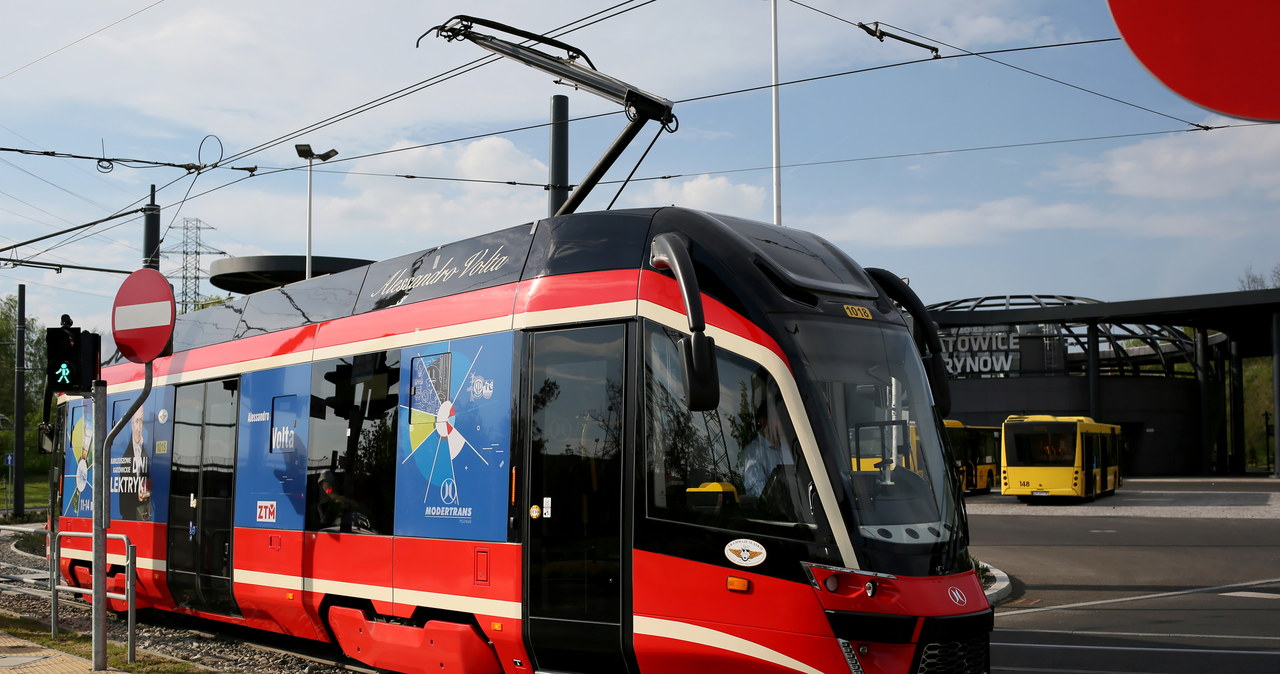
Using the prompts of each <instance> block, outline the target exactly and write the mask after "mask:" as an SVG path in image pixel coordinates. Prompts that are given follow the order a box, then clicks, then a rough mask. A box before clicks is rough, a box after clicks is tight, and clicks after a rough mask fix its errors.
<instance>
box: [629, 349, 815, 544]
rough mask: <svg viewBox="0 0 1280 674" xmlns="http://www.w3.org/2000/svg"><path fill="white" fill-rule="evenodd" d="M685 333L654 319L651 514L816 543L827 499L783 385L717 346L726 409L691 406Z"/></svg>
mask: <svg viewBox="0 0 1280 674" xmlns="http://www.w3.org/2000/svg"><path fill="white" fill-rule="evenodd" d="M679 337H680V333H678V332H675V331H672V330H668V329H665V328H663V327H661V326H657V325H655V324H648V325H647V331H646V340H645V342H646V343H645V356H646V357H645V382H644V386H645V415H644V419H645V421H644V425H645V472H646V482H647V485H646V488H647V492H648V499H647V500H648V515H649V516H650V517H655V518H660V519H668V520H677V521H683V522H689V523H695V524H702V525H707V526H713V527H717V528H724V529H736V530H748V531H754V532H757V533H766V534H774V535H779V536H786V537H789V538H799V539H803V540H813V538H814V522H815V511H816V510H817V508H818V505H817V498H816V496H815V495H813V494H812V491H811V489H810V488H809V485H810V484H811V482H812V481H811V479H810V478H809V477H808V475H809V472H808V469H807V467H806V466H805V464H804V459H803V457H801V456H799V454H798V447H799V443H798V442H797V441H796V437H795V431H794V430H793V428H792V426H791V419H790V416H789V414H788V411H787V407H786V405H785V404H784V403H783V401H782V394H781V391H780V390H779V389H778V385H777V383H776V382H775V381H774V380H773V378H772V377H771V376H769V374H768V373H767V372H765V371H764V369H763V368H761V367H760V366H759V365H757V364H755V363H752V362H750V361H748V360H746V359H744V358H740V357H738V356H735V355H733V354H729V353H726V352H725V351H723V350H719V349H717V365H718V368H719V374H720V406H719V407H718V408H717V409H714V410H709V411H706V412H691V411H689V409H688V407H686V406H685V405H684V402H683V397H682V396H683V394H682V390H683V389H682V387H681V380H680V376H681V374H680V364H679V363H680V357H679V356H680V354H679V350H678V349H677V348H676V340H677V339H678V338H679Z"/></svg>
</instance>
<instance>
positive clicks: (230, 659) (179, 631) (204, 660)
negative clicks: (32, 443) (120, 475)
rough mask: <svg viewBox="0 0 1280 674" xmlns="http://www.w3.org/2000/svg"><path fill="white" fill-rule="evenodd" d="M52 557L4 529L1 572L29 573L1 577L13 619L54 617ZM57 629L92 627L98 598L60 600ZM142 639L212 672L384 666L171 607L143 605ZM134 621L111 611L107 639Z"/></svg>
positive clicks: (303, 673)
mask: <svg viewBox="0 0 1280 674" xmlns="http://www.w3.org/2000/svg"><path fill="white" fill-rule="evenodd" d="M43 564H45V559H44V558H43V557H42V556H39V555H33V554H30V553H27V552H24V551H22V550H19V549H17V547H16V546H15V544H14V541H13V537H12V536H10V535H8V533H7V532H0V574H4V575H6V576H22V577H23V580H13V579H9V578H2V579H0V612H3V613H4V614H5V615H8V616H10V617H13V618H18V619H23V620H31V621H36V622H40V623H43V624H46V625H48V624H49V623H50V606H49V591H48V590H47V589H45V588H47V582H46V579H47V569H43V568H41V566H42V565H43ZM58 614H59V620H58V629H59V630H60V631H63V632H73V633H78V634H90V633H91V631H92V622H91V620H92V616H91V604H90V603H89V602H87V601H85V600H83V599H79V598H73V597H68V596H67V595H66V594H65V593H64V594H63V595H61V596H60V597H59V599H58ZM136 618H137V620H136V624H135V630H136V632H135V644H136V645H137V648H138V649H139V650H141V651H146V652H149V653H153V654H156V655H158V656H160V657H165V658H172V659H175V660H181V661H183V662H185V663H188V664H190V665H194V666H196V667H200V668H203V669H205V670H207V671H211V672H225V673H227V674H277V673H279V674H338V673H341V672H361V673H365V674H377V672H378V670H376V669H372V668H369V667H367V666H364V665H361V664H359V663H354V662H353V661H351V660H350V659H348V658H346V657H345V656H343V655H342V654H341V653H340V652H339V651H338V648H337V647H336V646H335V645H333V644H324V643H319V642H310V641H307V640H302V639H297V638H294V637H286V636H283V635H277V634H271V633H267V632H260V631H256V630H247V629H240V628H238V627H237V626H235V625H228V624H224V623H219V622H217V621H212V620H205V619H200V618H194V617H190V616H181V615H175V614H171V613H164V614H160V613H152V612H150V611H145V610H144V611H139V612H138V613H137V616H136ZM127 629H128V625H127V621H126V620H125V619H124V618H123V615H121V616H117V615H115V614H114V613H111V612H109V613H108V616H107V638H108V639H109V640H111V641H114V642H120V643H124V642H125V641H126V640H127V638H128V634H127Z"/></svg>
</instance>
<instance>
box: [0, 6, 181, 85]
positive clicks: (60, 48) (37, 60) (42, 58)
mask: <svg viewBox="0 0 1280 674" xmlns="http://www.w3.org/2000/svg"><path fill="white" fill-rule="evenodd" d="M162 2H164V0H156V1H155V2H153V3H151V4H149V5H147V6H146V7H143V8H142V9H139V10H138V11H136V12H133V13H132V14H129V15H128V16H126V17H124V18H123V19H117V20H115V21H112V22H111V23H109V24H107V25H105V26H103V27H101V28H99V29H97V30H95V31H93V32H92V33H89V34H88V35H85V36H84V37H82V38H79V39H77V40H72V41H71V42H68V43H67V44H64V45H62V46H61V47H58V48H57V49H55V50H53V51H51V52H49V53H48V54H45V55H44V56H41V57H40V58H38V59H34V60H31V61H28V62H26V63H24V64H22V65H20V66H18V67H17V68H14V69H13V70H10V71H9V72H7V73H5V74H3V75H0V80H2V79H4V78H6V77H8V76H10V75H12V74H14V73H16V72H19V71H21V70H25V69H26V68H29V67H31V66H33V65H35V64H37V63H39V62H41V61H43V60H45V59H47V58H49V57H50V56H53V55H54V54H57V53H58V52H60V51H62V50H64V49H67V48H68V47H74V46H75V45H77V44H80V43H81V42H84V41H85V40H88V39H89V38H91V37H93V36H94V35H97V34H98V33H101V32H102V31H104V30H106V29H108V28H110V27H112V26H114V25H116V24H118V23H122V22H124V21H128V20H129V19H132V18H133V17H135V16H137V15H139V14H141V13H143V12H145V11H147V10H148V9H151V8H152V7H155V6H156V5H158V4H160V3H162Z"/></svg>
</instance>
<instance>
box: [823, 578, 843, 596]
mask: <svg viewBox="0 0 1280 674" xmlns="http://www.w3.org/2000/svg"><path fill="white" fill-rule="evenodd" d="M822 586H823V587H825V588H827V592H830V593H832V594H835V593H836V591H838V590H839V589H840V577H839V576H837V575H835V574H832V575H830V576H827V577H826V578H823V579H822Z"/></svg>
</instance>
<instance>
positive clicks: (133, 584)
mask: <svg viewBox="0 0 1280 674" xmlns="http://www.w3.org/2000/svg"><path fill="white" fill-rule="evenodd" d="M0 531H14V532H17V533H24V534H45V535H46V536H47V535H49V533H50V532H49V530H47V529H29V528H27V527H18V526H9V525H0ZM63 538H93V533H92V532H88V531H60V532H58V533H57V535H55V536H54V542H53V545H51V546H50V555H49V569H48V571H49V580H48V583H47V585H46V587H47V589H48V591H49V626H50V631H51V632H52V636H53V637H54V638H57V636H58V592H72V593H75V594H88V595H92V594H93V588H92V587H87V588H85V587H76V586H74V585H59V584H57V580H58V578H59V568H60V567H61V564H62V539H63ZM107 539H109V540H111V539H114V540H118V541H122V542H123V543H124V546H125V563H124V567H125V568H124V574H125V593H124V594H119V593H116V592H107V593H106V596H107V598H108V599H116V600H121V601H124V602H126V604H127V606H128V609H127V612H128V622H129V627H128V651H129V654H128V661H129V663H130V664H132V663H133V662H135V660H136V654H137V648H136V645H135V639H134V636H135V632H136V631H137V630H136V627H137V570H138V559H137V546H136V545H134V544H133V543H130V542H129V537H128V536H126V535H124V534H107ZM19 568H21V567H19ZM101 577H102V578H103V582H106V575H105V572H104V574H103V575H102V576H101ZM0 578H4V579H7V580H12V581H16V582H22V583H27V584H30V585H38V583H36V582H35V581H33V580H32V579H31V578H28V577H24V576H14V575H10V574H0ZM94 629H97V626H95V628H94Z"/></svg>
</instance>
